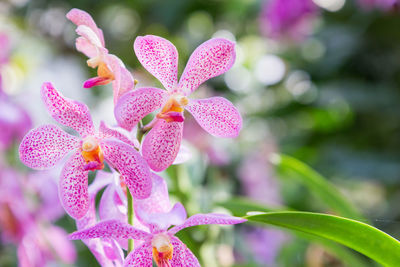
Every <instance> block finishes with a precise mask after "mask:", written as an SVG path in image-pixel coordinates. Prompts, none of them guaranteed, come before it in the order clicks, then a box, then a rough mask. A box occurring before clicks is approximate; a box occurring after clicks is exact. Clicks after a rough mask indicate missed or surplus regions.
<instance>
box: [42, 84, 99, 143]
mask: <svg viewBox="0 0 400 267" xmlns="http://www.w3.org/2000/svg"><path fill="white" fill-rule="evenodd" d="M41 94H42V99H43V102H44V103H45V105H46V108H47V110H48V112H49V113H50V115H51V116H52V117H53V118H54V119H55V120H56V121H58V122H59V123H61V124H63V125H65V126H69V127H71V128H73V129H74V130H76V131H77V132H78V133H79V134H80V135H81V136H82V137H85V136H87V135H91V134H93V133H94V126H93V122H92V117H91V116H90V113H89V109H88V107H87V106H86V105H85V104H82V103H80V102H77V101H73V100H70V99H68V98H65V97H63V96H62V95H61V94H60V93H59V92H57V90H56V89H55V88H54V87H53V85H52V84H51V83H44V84H43V86H42V90H41Z"/></svg>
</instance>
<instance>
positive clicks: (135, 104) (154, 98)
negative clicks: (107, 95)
mask: <svg viewBox="0 0 400 267" xmlns="http://www.w3.org/2000/svg"><path fill="white" fill-rule="evenodd" d="M167 98H168V94H167V92H166V91H164V90H161V89H158V88H151V87H149V88H139V89H136V90H134V91H132V92H129V93H127V94H125V95H123V96H122V97H121V98H120V99H119V101H118V103H117V105H116V106H115V110H114V114H115V118H116V119H117V121H118V124H119V125H120V126H121V127H123V128H125V129H127V130H132V128H133V127H135V126H136V124H137V123H138V122H139V121H140V120H141V119H142V118H144V117H145V116H146V115H147V114H149V113H151V112H153V111H154V110H156V109H158V108H160V107H161V106H162V105H163V104H164V102H165V101H166V100H167Z"/></svg>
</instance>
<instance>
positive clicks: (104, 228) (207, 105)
mask: <svg viewBox="0 0 400 267" xmlns="http://www.w3.org/2000/svg"><path fill="white" fill-rule="evenodd" d="M67 18H68V19H69V20H70V21H72V22H73V23H74V24H76V25H77V29H76V32H77V34H78V35H79V37H78V38H77V39H76V49H77V50H78V51H80V52H82V53H84V54H85V55H86V56H88V57H89V60H88V61H87V64H88V66H89V67H92V68H97V76H96V77H94V78H91V79H89V80H87V81H86V82H85V83H84V85H83V87H84V88H90V87H93V86H98V85H105V84H108V83H112V87H113V95H114V104H115V109H114V114H115V118H116V121H117V123H118V125H116V126H115V127H112V128H111V127H109V126H107V125H106V124H105V123H104V122H100V127H99V128H98V130H96V128H95V126H94V123H93V121H92V117H91V115H90V112H89V109H88V107H87V106H86V105H85V104H83V103H80V102H77V101H74V100H71V99H68V98H66V97H64V96H63V95H62V94H61V93H60V92H59V91H57V90H56V89H55V88H54V86H53V85H52V84H51V83H49V82H46V83H44V84H43V86H42V88H41V97H42V100H43V102H44V104H45V107H46V109H47V111H48V113H49V114H50V115H51V116H52V117H53V118H54V119H55V120H56V121H57V122H58V123H60V124H61V125H63V126H67V127H69V128H71V129H73V130H75V131H76V132H77V133H78V135H79V136H76V135H71V134H69V133H67V132H65V131H64V130H62V129H61V128H60V127H58V126H56V125H43V126H39V127H37V128H35V129H33V130H31V131H29V132H28V133H27V134H26V136H25V137H24V139H23V140H22V142H21V145H20V147H19V154H20V159H21V161H22V162H23V163H24V164H25V165H27V166H28V167H31V168H33V169H38V170H43V169H49V168H51V167H54V166H55V165H56V164H58V163H59V162H61V161H63V159H65V162H64V163H63V165H64V166H63V168H62V171H61V176H60V181H59V195H60V198H61V203H62V206H63V207H64V209H65V211H66V212H67V213H68V214H69V215H70V216H71V217H73V218H74V219H75V220H76V223H77V228H78V232H75V233H73V234H71V235H70V237H71V238H72V239H83V240H84V242H85V244H86V245H87V246H88V248H89V249H90V250H91V251H92V253H93V254H94V256H95V257H96V259H97V260H98V262H99V263H100V264H101V265H102V266H110V265H113V266H122V265H123V266H152V259H153V260H154V262H155V263H156V264H157V266H159V267H166V266H199V262H198V260H197V259H196V257H195V256H194V255H193V254H192V252H191V251H190V250H189V249H188V248H187V247H186V246H185V245H184V244H183V243H182V242H181V241H180V240H179V239H178V238H177V237H176V236H175V234H176V233H177V232H178V231H180V230H182V229H183V228H186V227H190V226H195V225H200V224H237V223H241V222H244V221H245V220H244V219H241V218H236V217H232V216H228V215H223V214H213V213H211V214H196V215H193V216H191V217H189V218H186V217H187V216H186V211H185V209H184V207H183V206H182V204H180V203H176V204H175V205H174V206H171V204H170V202H169V197H168V189H167V185H166V183H165V181H164V180H163V179H162V178H161V177H160V176H158V175H157V174H155V172H160V171H163V170H165V169H167V168H168V167H169V166H170V165H171V164H172V163H173V162H174V161H175V159H176V157H177V155H178V152H179V150H180V146H181V139H182V135H183V128H184V121H185V116H184V111H185V110H187V111H188V112H189V113H191V115H192V116H193V118H194V119H195V120H196V121H197V122H198V124H199V125H200V126H201V127H202V128H203V129H204V130H206V131H207V132H208V133H210V134H211V135H214V136H216V137H226V138H233V137H236V136H238V134H239V131H240V130H241V127H242V118H241V116H240V114H239V112H238V110H237V109H236V108H235V107H234V106H233V104H232V103H231V102H229V101H228V100H227V99H225V98H223V97H211V98H207V99H191V98H189V96H190V95H191V93H193V92H194V91H195V90H196V89H197V88H198V87H199V86H200V85H201V84H202V83H204V82H205V81H207V80H208V79H210V78H213V77H215V76H218V75H221V74H223V73H225V72H226V71H227V70H229V69H230V68H231V67H232V65H233V63H234V61H235V45H234V43H232V42H231V41H229V40H226V39H223V38H214V39H211V40H209V41H207V42H205V43H203V44H202V45H200V46H199V47H198V48H197V49H196V50H195V51H194V52H193V54H192V55H191V57H190V59H189V61H188V63H187V65H186V68H185V69H184V71H183V74H182V75H181V78H180V79H179V81H178V52H177V49H176V48H175V46H174V45H173V44H172V43H170V42H169V41H168V40H166V39H164V38H161V37H158V36H153V35H147V36H143V37H137V38H136V40H135V42H134V51H135V53H136V56H137V58H138V59H139V61H140V63H141V64H142V65H143V66H144V68H145V69H147V70H148V71H149V72H150V73H151V74H152V75H154V76H155V77H156V78H157V79H158V80H159V81H160V82H161V83H162V85H163V86H164V87H165V89H166V90H164V89H160V88H155V87H144V88H135V85H136V84H137V81H136V80H134V79H133V77H132V75H131V73H130V72H129V71H128V70H127V68H126V67H125V66H124V64H123V63H122V61H121V60H120V59H119V58H117V57H116V56H115V55H112V54H110V53H109V52H108V50H107V49H106V47H105V42H104V37H103V33H102V30H101V29H99V28H98V27H97V25H96V23H95V22H94V20H93V19H92V17H91V16H90V15H89V14H87V13H86V12H84V11H81V10H78V9H73V10H71V11H70V12H69V13H68V14H67ZM153 112H155V116H154V118H153V120H152V121H151V122H150V123H149V124H147V125H145V126H142V124H141V121H142V119H143V118H144V117H145V116H147V115H149V114H151V113H153ZM135 129H136V130H137V132H138V133H141V134H142V135H144V139H143V142H142V143H141V137H140V138H139V140H136V139H134V138H132V137H131V136H132V135H126V134H125V133H126V131H128V132H131V131H134V130H135ZM106 165H107V166H108V167H109V169H110V170H111V172H105V171H104V169H105V168H106ZM90 172H96V178H95V180H94V182H93V183H92V184H90V185H89V184H88V175H89V173H90ZM104 187H106V189H105V190H104V193H103V194H102V196H101V201H100V206H99V211H98V214H97V211H96V205H95V204H96V203H95V199H96V195H97V194H98V192H99V190H100V189H102V188H104ZM131 196H132V197H133V200H134V201H133V203H134V210H135V212H134V214H130V212H129V211H128V206H129V205H130V204H131V203H128V202H129V201H131V200H130V199H131ZM133 215H135V217H136V218H137V220H135V223H134V225H130V224H128V223H127V222H128V219H127V218H128V217H130V216H133ZM97 217H99V218H100V221H98V219H97ZM172 225H175V226H174V227H172V228H170V226H172ZM94 238H101V239H94ZM126 239H134V240H135V249H134V250H133V251H131V252H130V253H129V255H128V256H127V258H126V259H124V254H123V251H122V249H126V248H127V242H126Z"/></svg>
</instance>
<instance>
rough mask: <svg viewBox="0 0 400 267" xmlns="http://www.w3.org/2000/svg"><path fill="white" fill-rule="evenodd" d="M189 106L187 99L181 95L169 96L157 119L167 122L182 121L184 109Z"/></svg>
mask: <svg viewBox="0 0 400 267" xmlns="http://www.w3.org/2000/svg"><path fill="white" fill-rule="evenodd" d="M187 104H189V99H188V98H187V97H185V96H183V95H178V94H174V95H171V96H170V98H169V99H168V101H167V102H166V103H165V105H164V107H163V108H162V109H161V111H160V112H159V113H158V114H157V118H159V119H163V120H165V121H167V122H172V121H180V122H181V121H183V120H184V117H183V111H184V107H185V106H186V105H187Z"/></svg>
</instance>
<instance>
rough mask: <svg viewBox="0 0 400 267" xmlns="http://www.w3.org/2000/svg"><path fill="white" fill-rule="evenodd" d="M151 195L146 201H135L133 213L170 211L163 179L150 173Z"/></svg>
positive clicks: (165, 184)
mask: <svg viewBox="0 0 400 267" xmlns="http://www.w3.org/2000/svg"><path fill="white" fill-rule="evenodd" d="M152 176H153V177H152V178H153V179H152V182H153V185H152V188H151V194H150V196H149V197H148V198H146V199H135V201H134V205H135V211H137V210H139V209H140V210H142V211H145V212H146V213H156V212H157V213H159V212H168V211H169V210H170V209H171V205H170V203H169V195H168V188H167V183H166V182H165V180H164V179H163V178H161V177H160V176H158V175H157V174H155V173H152Z"/></svg>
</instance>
